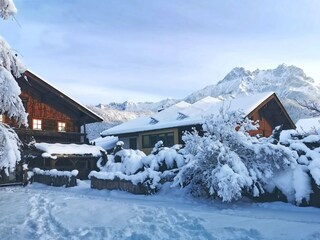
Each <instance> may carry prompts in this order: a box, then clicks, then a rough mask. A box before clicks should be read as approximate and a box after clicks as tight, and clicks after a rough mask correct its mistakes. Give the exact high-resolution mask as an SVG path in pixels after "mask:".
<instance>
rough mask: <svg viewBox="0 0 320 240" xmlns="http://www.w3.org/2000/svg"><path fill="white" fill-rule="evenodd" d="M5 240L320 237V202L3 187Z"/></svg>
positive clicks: (0, 220) (0, 226)
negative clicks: (229, 200)
mask: <svg viewBox="0 0 320 240" xmlns="http://www.w3.org/2000/svg"><path fill="white" fill-rule="evenodd" d="M0 196H1V197H0V209H1V213H0V239H2V240H3V239H320V209H317V208H313V207H305V208H302V207H296V206H293V205H291V204H286V203H280V202H275V203H252V202H250V201H241V202H236V203H229V204H227V203H221V202H219V201H215V202H212V201H206V200H199V199H195V198H192V197H190V196H188V195H187V194H186V193H185V192H184V190H178V189H170V188H169V186H168V185H166V186H164V188H163V189H162V190H161V191H160V192H159V193H158V194H156V195H153V196H137V195H132V194H129V193H126V192H120V191H108V190H101V191H99V190H94V189H90V185H89V182H85V181H81V182H80V184H79V186H77V187H74V188H63V187H62V188H57V187H49V186H45V185H41V184H37V183H34V184H32V185H29V186H27V187H26V188H21V187H10V188H9V187H8V188H0Z"/></svg>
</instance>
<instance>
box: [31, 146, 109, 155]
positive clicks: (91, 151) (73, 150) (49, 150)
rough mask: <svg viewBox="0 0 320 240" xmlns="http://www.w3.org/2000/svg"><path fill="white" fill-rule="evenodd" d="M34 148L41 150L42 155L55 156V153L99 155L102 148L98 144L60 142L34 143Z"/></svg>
mask: <svg viewBox="0 0 320 240" xmlns="http://www.w3.org/2000/svg"><path fill="white" fill-rule="evenodd" d="M34 146H35V147H36V149H38V150H40V151H42V152H43V154H42V156H43V157H51V158H56V157H57V155H91V156H93V157H99V156H101V151H102V152H104V149H103V148H101V147H99V146H92V145H87V144H62V143H36V144H35V145H34Z"/></svg>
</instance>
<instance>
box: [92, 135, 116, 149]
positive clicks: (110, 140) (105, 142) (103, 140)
mask: <svg viewBox="0 0 320 240" xmlns="http://www.w3.org/2000/svg"><path fill="white" fill-rule="evenodd" d="M118 140H119V138H118V137H115V136H107V137H99V138H96V139H94V140H92V141H91V144H94V145H95V146H100V147H102V148H103V149H104V150H110V149H113V148H114V147H115V146H116V144H117V142H118Z"/></svg>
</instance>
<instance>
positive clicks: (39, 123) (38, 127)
mask: <svg viewBox="0 0 320 240" xmlns="http://www.w3.org/2000/svg"><path fill="white" fill-rule="evenodd" d="M32 129H34V130H41V129H42V120H41V119H33V121H32Z"/></svg>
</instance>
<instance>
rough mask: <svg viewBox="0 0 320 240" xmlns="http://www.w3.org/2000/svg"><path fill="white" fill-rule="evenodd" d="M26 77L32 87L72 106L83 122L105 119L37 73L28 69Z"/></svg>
mask: <svg viewBox="0 0 320 240" xmlns="http://www.w3.org/2000/svg"><path fill="white" fill-rule="evenodd" d="M24 77H26V78H27V81H28V84H29V85H31V86H32V87H35V88H37V89H38V90H39V91H41V92H43V93H44V94H47V95H48V96H52V97H54V98H56V99H57V100H58V101H60V102H62V103H63V105H64V106H65V107H67V108H70V109H72V110H73V111H76V112H77V115H78V116H79V119H80V120H81V122H82V123H83V124H86V123H93V122H101V121H103V118H102V117H100V116H99V115H97V114H96V113H94V112H93V111H91V110H90V109H88V108H86V107H85V106H83V105H81V104H80V103H78V102H77V101H75V100H74V99H72V98H71V97H69V96H67V95H66V94H64V93H62V92H61V91H60V90H58V89H57V88H55V87H53V86H52V85H51V84H49V83H48V82H46V81H45V80H43V79H42V78H40V77H39V76H37V75H35V74H34V73H32V72H31V71H29V70H27V71H26V72H25V73H24ZM18 80H20V81H21V80H22V79H21V78H20V79H18Z"/></svg>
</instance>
